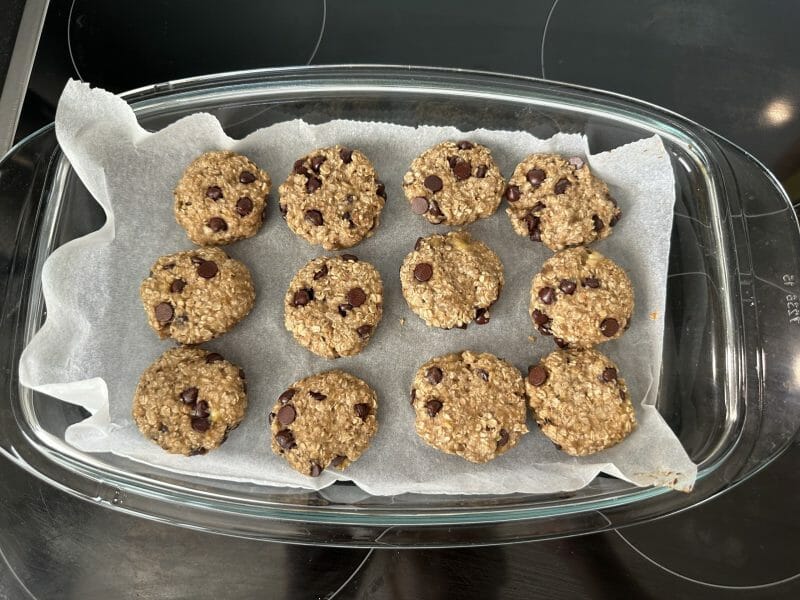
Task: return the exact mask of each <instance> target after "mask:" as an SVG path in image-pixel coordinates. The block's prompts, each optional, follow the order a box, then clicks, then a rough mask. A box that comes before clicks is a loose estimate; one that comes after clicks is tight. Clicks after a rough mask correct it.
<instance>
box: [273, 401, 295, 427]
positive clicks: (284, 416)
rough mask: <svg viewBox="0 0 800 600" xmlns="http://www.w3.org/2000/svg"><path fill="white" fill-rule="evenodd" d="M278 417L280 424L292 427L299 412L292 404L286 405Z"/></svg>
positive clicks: (282, 407) (279, 411)
mask: <svg viewBox="0 0 800 600" xmlns="http://www.w3.org/2000/svg"><path fill="white" fill-rule="evenodd" d="M277 417H278V423H280V424H281V425H291V424H292V423H294V420H295V419H296V418H297V411H296V410H295V409H294V406H292V405H291V404H284V405H283V406H281V408H280V410H278V414H277Z"/></svg>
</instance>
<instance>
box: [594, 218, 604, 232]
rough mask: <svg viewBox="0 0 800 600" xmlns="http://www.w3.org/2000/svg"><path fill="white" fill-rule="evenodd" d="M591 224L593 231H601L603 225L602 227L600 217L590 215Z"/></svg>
mask: <svg viewBox="0 0 800 600" xmlns="http://www.w3.org/2000/svg"><path fill="white" fill-rule="evenodd" d="M592 223H594V230H595V231H596V232H597V233H600V232H601V231H603V228H604V227H605V225H603V220H602V219H601V218H600V217H598V216H597V215H592Z"/></svg>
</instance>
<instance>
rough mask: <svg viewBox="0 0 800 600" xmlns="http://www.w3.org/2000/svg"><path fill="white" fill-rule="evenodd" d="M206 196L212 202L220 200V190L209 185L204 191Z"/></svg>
mask: <svg viewBox="0 0 800 600" xmlns="http://www.w3.org/2000/svg"><path fill="white" fill-rule="evenodd" d="M206 196H208V197H209V198H211V199H212V200H219V199H220V198H222V188H221V187H219V186H218V185H210V186H208V188H207V189H206Z"/></svg>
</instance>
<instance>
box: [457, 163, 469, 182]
mask: <svg viewBox="0 0 800 600" xmlns="http://www.w3.org/2000/svg"><path fill="white" fill-rule="evenodd" d="M453 175H454V176H455V178H456V181H463V180H465V179H469V178H470V176H471V175H472V165H471V164H470V163H469V161H467V160H462V161H459V162H457V163H456V166H455V167H453Z"/></svg>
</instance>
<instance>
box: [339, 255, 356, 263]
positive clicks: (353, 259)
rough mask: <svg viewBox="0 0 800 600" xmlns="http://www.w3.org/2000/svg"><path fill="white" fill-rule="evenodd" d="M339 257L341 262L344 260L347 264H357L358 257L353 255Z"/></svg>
mask: <svg viewBox="0 0 800 600" xmlns="http://www.w3.org/2000/svg"><path fill="white" fill-rule="evenodd" d="M340 256H341V259H342V260H346V261H348V262H358V257H357V256H356V255H355V254H342V255H340Z"/></svg>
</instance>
